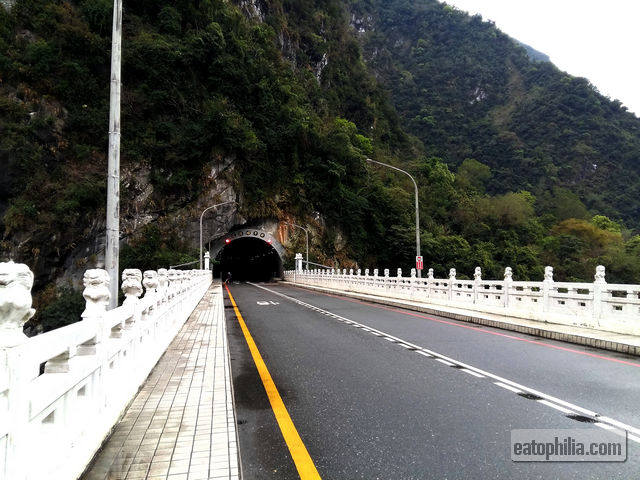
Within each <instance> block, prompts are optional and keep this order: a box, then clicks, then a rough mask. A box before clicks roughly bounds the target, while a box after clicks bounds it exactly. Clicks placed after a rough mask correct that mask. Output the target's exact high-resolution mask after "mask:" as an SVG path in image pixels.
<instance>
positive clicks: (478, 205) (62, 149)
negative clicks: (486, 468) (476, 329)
mask: <svg viewBox="0 0 640 480" xmlns="http://www.w3.org/2000/svg"><path fill="white" fill-rule="evenodd" d="M111 9H112V3H111V1H110V0H76V1H61V0H16V1H15V2H13V3H12V4H11V5H9V4H8V3H4V4H3V6H0V128H1V130H2V136H1V137H0V168H1V169H2V171H3V172H5V174H4V175H3V176H2V177H1V179H0V218H1V220H0V229H1V231H2V235H3V236H2V243H1V257H2V258H1V259H2V260H6V259H8V258H12V259H14V260H16V261H23V262H26V263H28V264H29V265H30V267H31V268H32V269H33V270H34V271H35V272H36V287H35V289H34V290H35V292H36V294H37V299H36V302H37V305H36V307H37V308H40V306H44V305H46V304H55V303H56V301H57V300H56V299H58V300H61V299H62V298H63V297H64V295H66V293H65V292H67V290H65V289H66V285H67V284H69V285H70V286H71V287H73V288H76V289H77V288H78V275H79V274H81V272H82V271H83V270H84V269H86V268H91V267H95V266H99V265H100V262H101V261H102V260H101V258H102V255H103V253H102V251H103V249H104V245H103V243H102V242H103V236H104V229H105V225H104V199H105V196H106V192H105V190H106V188H105V185H106V182H105V178H104V176H105V173H104V172H105V171H106V148H107V133H108V132H107V123H108V95H109V58H110V46H111V42H110V35H111ZM123 31H124V40H123V96H122V127H123V130H122V131H123V134H122V153H121V169H122V170H121V175H122V189H121V195H122V197H121V232H122V236H123V239H122V241H123V250H122V255H123V260H122V261H121V265H122V266H124V265H125V264H127V262H129V263H131V262H134V263H136V265H138V266H140V267H142V268H154V267H157V266H166V265H168V264H177V263H181V262H186V261H190V260H193V259H195V258H197V248H196V247H197V246H196V244H195V239H196V238H197V232H198V230H197V229H198V216H199V214H200V212H201V211H202V208H204V207H205V206H208V205H211V204H213V203H215V202H216V201H217V200H219V199H220V198H223V197H224V198H225V199H228V198H237V199H238V200H239V201H240V204H241V208H240V211H239V212H238V213H235V214H233V213H229V214H228V215H227V214H225V215H223V216H222V218H221V219H220V225H219V228H220V229H221V231H224V230H225V229H228V228H231V227H233V226H234V225H242V224H244V223H246V222H251V221H253V220H257V219H261V218H272V219H280V220H283V219H289V220H291V219H295V220H297V221H296V223H301V224H305V225H311V226H313V229H314V232H315V233H314V235H313V239H312V241H313V248H312V250H313V254H312V255H313V256H314V258H312V260H314V261H318V262H320V263H329V262H337V263H339V264H340V265H341V266H355V265H356V264H357V265H359V266H363V267H370V268H376V267H379V268H395V267H397V266H402V267H403V268H405V269H408V268H410V267H412V266H413V255H415V253H414V243H413V242H414V228H413V221H414V217H413V192H412V184H411V183H410V182H409V180H408V179H406V178H398V177H399V176H398V175H396V174H395V173H394V172H390V171H386V170H385V171H383V170H380V169H371V168H370V167H369V164H367V163H366V162H365V161H364V159H365V158H367V157H370V158H373V159H376V160H378V161H382V162H386V163H390V164H394V165H396V166H398V167H400V168H403V169H406V170H408V171H410V172H411V174H412V175H413V176H414V177H415V178H416V181H417V183H418V185H419V187H420V217H421V229H422V251H423V253H424V256H425V266H428V267H432V268H434V269H435V271H436V275H439V276H445V275H446V272H447V271H448V269H449V268H450V267H453V266H455V267H456V268H457V269H458V272H459V273H460V276H461V277H462V276H464V275H465V272H467V273H466V274H467V275H470V274H471V272H473V269H474V268H475V267H476V266H478V265H480V266H481V267H482V269H483V273H484V275H485V277H487V278H499V277H500V276H501V275H502V272H503V271H504V268H505V267H506V266H511V267H513V270H514V276H515V277H516V278H517V279H528V278H541V276H542V270H543V267H544V265H545V264H551V265H554V267H555V271H556V275H557V279H559V280H572V279H582V280H586V279H589V278H591V277H592V276H593V269H594V267H595V265H596V264H598V263H603V264H606V265H607V275H608V277H607V278H608V279H609V280H611V281H625V282H633V281H635V282H637V281H638V279H640V260H638V259H640V256H639V255H638V253H640V237H638V236H637V235H636V233H637V229H638V227H639V226H640V215H638V213H639V211H638V209H639V208H640V207H639V205H640V204H639V202H638V195H637V194H638V189H639V188H640V178H639V172H638V166H639V165H640V162H638V160H639V158H638V156H639V154H640V153H639V152H640V120H638V119H637V118H636V117H635V116H634V115H632V114H630V113H629V112H626V111H625V109H624V107H622V106H621V104H620V103H619V102H615V101H613V102H612V101H610V100H609V99H607V98H606V97H603V96H602V95H600V94H599V93H598V92H597V91H596V90H595V88H593V86H592V85H591V84H590V83H589V82H588V80H586V79H582V78H575V77H571V76H569V75H567V74H564V73H562V72H560V71H559V70H558V69H557V68H555V67H554V66H553V65H552V64H551V63H548V62H539V61H532V60H531V58H530V57H529V56H528V54H527V51H526V50H525V48H523V47H522V46H521V45H519V44H518V43H517V42H515V41H514V40H512V39H511V38H509V37H508V36H507V35H505V34H503V33H502V32H500V31H499V30H498V29H497V28H496V27H495V26H494V25H492V24H489V23H485V22H483V21H482V20H481V18H479V17H470V16H468V15H467V14H465V13H463V12H460V11H458V10H456V9H455V8H453V7H450V6H448V5H443V4H440V3H439V2H437V1H436V0H411V1H409V0H387V1H378V0H342V1H341V0H238V1H236V2H228V1H224V0H181V1H180V2H170V1H168V0H154V1H151V0H139V1H137V2H131V3H127V5H126V8H125V15H124V25H123ZM290 253H292V252H290ZM287 261H290V260H289V259H288V260H287Z"/></svg>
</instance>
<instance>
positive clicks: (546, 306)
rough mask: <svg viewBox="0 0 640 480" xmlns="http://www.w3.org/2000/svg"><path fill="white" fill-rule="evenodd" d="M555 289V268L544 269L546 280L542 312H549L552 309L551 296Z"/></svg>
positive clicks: (543, 288) (543, 289) (543, 286)
mask: <svg viewBox="0 0 640 480" xmlns="http://www.w3.org/2000/svg"><path fill="white" fill-rule="evenodd" d="M552 288H553V267H550V266H546V267H544V280H543V282H542V311H543V312H548V311H549V307H550V303H549V302H550V300H549V298H550V297H549V294H550V292H551V289H552Z"/></svg>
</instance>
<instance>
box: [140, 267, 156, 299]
mask: <svg viewBox="0 0 640 480" xmlns="http://www.w3.org/2000/svg"><path fill="white" fill-rule="evenodd" d="M142 285H143V286H144V290H145V292H144V298H149V299H152V300H156V296H157V294H158V287H159V285H160V281H159V279H158V272H156V271H155V270H145V271H144V274H143V275H142Z"/></svg>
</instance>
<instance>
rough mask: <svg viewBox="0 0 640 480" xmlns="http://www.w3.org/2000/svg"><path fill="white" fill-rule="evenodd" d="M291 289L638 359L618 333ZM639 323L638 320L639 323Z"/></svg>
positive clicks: (637, 340) (638, 340) (639, 350)
mask: <svg viewBox="0 0 640 480" xmlns="http://www.w3.org/2000/svg"><path fill="white" fill-rule="evenodd" d="M285 283H288V284H290V285H296V286H298V287H302V288H306V289H309V290H315V291H319V292H325V293H331V294H335V295H341V296H344V297H349V298H356V299H359V300H364V301H367V302H372V303H378V304H382V305H389V306H393V307H400V308H406V309H409V310H414V311H418V312H423V313H428V314H431V315H440V316H443V317H447V318H452V319H455V320H461V321H464V322H470V323H475V324H478V325H484V326H488V327H494V328H500V329H503V330H511V331H515V332H520V333H526V334H529V335H535V336H536V337H542V338H548V339H551V340H558V341H561V342H569V343H575V344H579V345H585V346H589V347H594V348H600V349H603V350H611V351H614V352H620V353H626V354H629V355H637V356H640V337H638V336H635V335H625V334H621V333H613V332H607V331H604V330H594V329H592V328H582V327H576V326H571V325H560V324H555V323H546V322H538V321H535V320H526V319H522V318H515V317H508V316H505V315H497V314H491V313H484V312H474V311H473V310H466V309H463V308H457V307H449V306H444V305H438V304H432V303H425V302H417V301H411V300H404V299H395V298H387V297H382V296H378V295H371V294H364V293H356V292H345V291H342V290H335V289H332V288H327V287H318V286H312V285H304V284H299V283H295V282H285ZM638 321H640V319H638Z"/></svg>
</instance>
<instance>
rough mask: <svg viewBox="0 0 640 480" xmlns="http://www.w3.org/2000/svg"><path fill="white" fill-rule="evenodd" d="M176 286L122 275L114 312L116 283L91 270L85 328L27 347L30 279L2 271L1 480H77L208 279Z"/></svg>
mask: <svg viewBox="0 0 640 480" xmlns="http://www.w3.org/2000/svg"><path fill="white" fill-rule="evenodd" d="M143 278H144V287H145V288H146V294H145V296H144V297H142V298H141V295H142V293H143V288H142V287H143V283H142V281H143ZM169 278H170V280H169V281H167V272H166V270H165V271H159V272H158V273H156V272H154V271H146V272H144V277H143V275H142V273H141V272H140V270H136V269H127V270H124V272H123V276H122V280H123V283H122V290H123V292H124V294H125V301H124V303H123V305H122V306H120V307H117V308H115V309H113V310H109V311H107V310H106V308H107V305H108V302H109V297H110V293H109V280H110V279H109V276H108V274H107V272H106V271H105V270H101V269H93V270H87V272H86V273H85V275H84V279H83V283H84V287H85V288H84V292H83V296H84V298H85V300H86V307H85V310H84V312H83V313H82V315H81V321H78V322H76V323H72V324H71V325H67V326H66V327H62V328H59V329H57V330H53V331H51V332H47V333H44V334H42V335H38V336H36V337H33V338H27V337H26V336H25V335H24V334H23V333H22V325H23V324H24V322H25V321H26V320H27V319H29V318H30V317H31V316H32V315H33V309H32V308H31V293H30V290H31V287H32V285H33V274H32V273H31V272H30V271H29V269H28V268H27V267H26V266H25V265H20V264H14V263H13V262H9V263H0V479H2V480H30V479H36V478H37V479H40V478H46V479H51V480H66V479H73V478H78V477H79V476H80V474H81V473H82V472H83V470H84V469H85V468H86V466H87V465H88V463H89V462H90V461H91V458H92V457H93V455H94V454H95V452H96V451H97V450H98V449H99V448H100V445H101V444H102V442H103V440H104V439H105V438H106V436H107V435H108V434H109V432H110V430H111V428H112V427H113V425H114V424H115V423H116V421H117V420H118V418H119V417H120V415H121V414H122V413H123V411H124V409H125V408H126V406H127V405H128V403H129V402H130V401H131V399H132V398H133V396H134V395H135V393H136V392H137V390H138V388H139V387H140V385H141V384H142V383H143V382H144V380H145V379H146V377H147V376H148V374H149V372H150V371H151V368H153V366H154V365H155V364H156V362H157V360H158V359H159V358H160V356H161V355H162V354H163V353H164V351H165V350H166V348H167V346H168V345H169V343H170V342H171V340H172V339H173V338H174V337H175V335H176V333H177V332H178V330H179V329H180V327H181V326H182V324H183V323H184V321H185V320H186V319H187V318H188V317H189V315H190V314H191V312H192V311H193V309H194V308H195V307H196V306H197V304H198V302H199V301H200V299H201V298H202V296H203V295H204V293H205V292H206V291H207V289H208V287H209V285H210V284H211V272H209V271H204V270H196V271H191V272H184V271H181V272H178V271H171V272H170V273H169ZM34 452H37V455H38V459H37V461H34V458H33V455H34Z"/></svg>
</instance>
